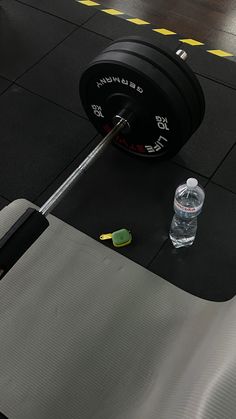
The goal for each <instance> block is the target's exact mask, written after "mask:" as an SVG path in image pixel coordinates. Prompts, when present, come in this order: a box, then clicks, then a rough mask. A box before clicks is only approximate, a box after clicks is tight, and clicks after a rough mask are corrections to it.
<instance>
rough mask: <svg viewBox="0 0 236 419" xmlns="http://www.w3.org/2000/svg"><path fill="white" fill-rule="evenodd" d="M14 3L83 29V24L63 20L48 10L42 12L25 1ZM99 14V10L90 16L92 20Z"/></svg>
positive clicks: (16, 0) (18, 0)
mask: <svg viewBox="0 0 236 419" xmlns="http://www.w3.org/2000/svg"><path fill="white" fill-rule="evenodd" d="M14 1H15V2H16V3H20V4H22V5H23V6H26V7H30V8H31V9H34V10H37V11H38V12H41V13H43V14H46V15H49V16H52V17H54V18H57V19H58V20H62V21H63V22H66V23H70V24H71V25H75V26H77V27H78V28H80V27H81V25H82V23H81V24H78V23H75V22H72V21H70V20H68V19H66V18H63V17H61V16H58V15H56V14H54V13H50V12H48V11H46V10H42V9H40V8H39V7H36V6H32V5H31V4H28V3H24V1H21V0H14ZM97 13H98V10H97V12H95V13H94V15H93V16H90V18H91V17H94V16H95V15H96V14H97ZM88 20H89V19H88ZM86 22H87V21H86ZM86 22H83V23H86Z"/></svg>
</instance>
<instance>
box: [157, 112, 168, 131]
mask: <svg viewBox="0 0 236 419" xmlns="http://www.w3.org/2000/svg"><path fill="white" fill-rule="evenodd" d="M155 118H156V122H157V125H158V128H160V129H165V130H166V131H169V128H168V126H167V125H168V119H167V117H164V116H159V115H156V116H155Z"/></svg>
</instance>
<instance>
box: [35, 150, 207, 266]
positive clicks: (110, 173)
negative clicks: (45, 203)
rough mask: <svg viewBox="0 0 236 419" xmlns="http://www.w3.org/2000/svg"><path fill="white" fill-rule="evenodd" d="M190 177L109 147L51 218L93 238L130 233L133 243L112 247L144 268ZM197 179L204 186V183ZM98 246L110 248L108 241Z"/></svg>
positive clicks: (163, 237)
mask: <svg viewBox="0 0 236 419" xmlns="http://www.w3.org/2000/svg"><path fill="white" fill-rule="evenodd" d="M75 163H76V162H74V163H73V167H71V171H72V170H74V168H75ZM77 163H78V162H77ZM191 175H192V173H191V172H190V171H188V170H186V169H183V168H180V167H178V166H176V165H174V164H172V163H170V162H162V163H160V162H159V163H158V162H153V161H150V159H137V158H135V157H133V156H130V155H128V154H127V153H124V152H122V151H120V150H119V149H116V148H115V147H113V146H110V147H109V148H108V149H107V150H106V151H105V152H104V154H103V155H102V156H101V157H100V158H99V159H98V160H97V161H96V162H95V163H94V164H93V165H92V166H91V167H90V168H89V170H88V171H87V173H86V174H84V175H83V176H82V177H81V179H80V180H79V182H78V183H77V184H76V185H75V186H74V188H73V189H72V190H71V191H70V192H69V194H68V195H67V197H65V198H64V200H63V201H62V202H61V203H60V204H59V206H58V207H57V208H56V209H55V211H54V214H55V215H56V216H57V217H59V218H60V219H63V220H64V221H66V222H67V223H69V224H71V225H73V226H74V227H76V228H78V229H79V230H81V231H83V232H85V233H86V234H88V235H89V236H91V237H93V238H95V239H97V240H99V236H100V234H101V233H106V232H112V231H115V230H117V229H120V228H123V227H125V228H128V229H130V230H131V232H132V234H133V243H132V244H131V245H129V246H127V247H124V248H121V249H118V250H117V249H116V248H114V249H115V250H117V251H118V252H119V253H121V254H123V255H125V256H127V257H128V258H130V259H132V260H134V261H135V262H137V263H139V264H141V265H143V266H146V265H147V264H148V263H149V262H150V260H151V259H152V258H153V257H154V255H155V254H156V253H157V251H158V249H159V248H160V247H161V245H162V244H163V242H164V241H165V240H166V238H167V233H168V226H169V222H170V217H171V214H172V205H173V194H174V191H175V188H176V186H177V185H178V184H179V183H181V182H182V181H184V180H186V178H188V177H189V176H191ZM61 180H64V174H63V179H61ZM200 181H201V182H202V183H203V184H204V183H205V179H202V178H200ZM56 187H58V184H56V185H55V189H56ZM51 189H52V185H51ZM51 189H50V191H47V196H44V199H45V198H48V197H49V195H50V194H51V193H52V190H51ZM40 200H41V202H40V203H41V204H42V197H41V198H40ZM103 243H104V244H105V245H107V246H110V247H112V245H111V243H110V242H106V243H105V242H103Z"/></svg>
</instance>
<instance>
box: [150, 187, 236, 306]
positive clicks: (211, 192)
mask: <svg viewBox="0 0 236 419" xmlns="http://www.w3.org/2000/svg"><path fill="white" fill-rule="evenodd" d="M235 214H236V196H235V195H234V194H232V193H231V192H228V191H226V190H224V189H223V188H221V187H219V186H216V185H213V184H209V185H208V186H207V188H206V202H205V205H204V207H203V212H202V214H201V215H200V216H199V222H198V224H199V225H198V231H197V237H196V240H195V243H194V244H193V245H192V247H190V248H180V249H174V247H173V246H172V244H171V242H170V240H168V242H167V243H166V244H165V246H164V247H163V249H162V250H161V252H160V253H159V255H158V256H157V257H156V259H155V260H154V261H153V263H152V264H151V266H149V269H150V270H152V271H153V272H155V273H157V274H158V275H161V276H162V277H163V278H165V279H166V280H167V281H169V282H171V283H173V284H175V285H176V286H177V287H179V288H182V289H184V290H186V291H188V292H190V293H191V294H194V295H197V296H199V297H201V298H204V299H210V300H215V301H224V300H228V299H230V298H232V297H233V296H234V295H235V293H236V282H235V272H236V259H235V232H236V217H235Z"/></svg>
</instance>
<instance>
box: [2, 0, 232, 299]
mask: <svg viewBox="0 0 236 419" xmlns="http://www.w3.org/2000/svg"><path fill="white" fill-rule="evenodd" d="M0 19H1V37H0V53H1V60H0V76H1V77H0V127H1V136H0V156H1V164H0V206H1V207H3V206H4V205H6V204H7V203H8V202H10V201H12V200H15V199H17V198H26V199H28V200H30V201H32V202H33V203H36V204H38V205H41V204H42V203H43V202H44V201H45V200H46V199H47V198H48V197H49V196H50V194H51V193H52V192H53V191H54V190H55V189H56V187H58V186H59V184H60V183H61V182H62V181H63V180H65V178H66V177H67V176H68V174H70V172H71V171H72V170H74V169H75V168H76V166H77V165H78V164H79V163H80V162H81V161H82V160H83V159H84V157H85V156H86V155H87V154H88V153H89V151H91V149H92V148H93V147H94V145H95V144H97V143H98V141H99V140H100V137H99V135H97V133H96V131H95V129H94V128H93V127H92V125H91V124H90V122H89V121H88V120H87V119H86V116H85V114H84V111H83V109H82V106H81V103H80V99H79V93H78V81H79V78H80V75H81V74H82V71H83V69H84V68H85V66H86V65H87V64H88V62H89V61H90V60H91V59H92V58H93V57H95V56H96V55H97V54H98V53H99V52H100V50H102V49H103V48H104V47H105V46H106V45H108V44H109V42H110V41H111V39H116V38H118V37H121V36H124V35H141V36H144V37H145V38H146V39H149V40H151V41H152V42H153V43H155V42H161V43H162V44H163V46H164V47H165V46H168V48H171V49H172V50H173V51H175V50H176V48H177V47H178V46H179V41H178V39H177V38H175V37H171V38H170V37H165V36H163V35H161V34H158V33H154V32H152V31H151V30H150V28H147V27H140V26H137V25H134V24H132V23H130V22H127V21H125V20H123V19H120V18H117V17H114V16H109V15H107V14H105V13H102V12H100V11H98V10H97V9H95V8H91V7H86V6H83V5H81V4H79V3H77V2H75V1H74V0H67V1H65V0H58V1H57V2H54V1H53V0H42V1H40V2H38V1H37V0H25V1H24V2H23V1H22V2H19V1H16V0H2V1H1V3H0ZM184 49H185V50H187V52H188V54H189V58H188V64H189V65H190V66H191V67H192V69H193V70H194V72H195V73H196V74H197V76H198V78H199V80H200V83H201V85H202V87H203V89H204V93H205V97H206V115H205V118H204V121H203V123H202V125H201V127H200V128H199V129H198V131H197V132H196V133H195V134H194V135H193V136H192V137H191V139H190V140H189V141H188V143H187V144H186V145H185V146H184V147H183V148H182V150H181V151H180V152H179V154H178V155H177V156H175V157H174V158H173V159H172V160H171V161H165V162H161V163H160V162H156V161H150V160H146V159H143V160H142V159H137V158H135V157H134V156H131V155H129V154H126V153H124V152H122V151H120V150H119V149H117V148H115V147H112V146H111V147H110V148H109V149H107V150H106V152H105V153H104V154H103V156H102V157H100V159H99V160H97V161H96V162H95V163H94V165H93V166H92V167H91V168H90V169H89V171H88V172H87V173H86V174H85V175H84V176H83V177H82V178H81V180H80V181H79V182H78V183H77V185H76V186H75V187H74V188H73V189H72V190H71V192H70V193H69V194H68V196H67V197H66V198H65V199H64V200H63V201H62V202H61V204H60V205H59V206H58V207H57V208H56V209H55V211H54V214H55V215H56V216H57V217H59V218H60V219H62V220H64V221H66V222H67V223H69V224H70V225H73V226H74V227H76V228H77V229H79V230H81V231H83V232H85V233H86V234H88V235H89V236H91V237H93V238H94V239H96V240H99V235H100V234H101V233H104V232H112V231H114V230H117V229H119V228H122V227H127V228H129V229H130V230H131V231H132V233H133V242H132V244H131V245H130V246H127V247H124V248H122V249H120V250H116V251H118V252H120V253H122V254H123V255H125V256H127V257H128V258H130V259H132V260H133V261H135V262H137V263H138V264H140V265H142V266H144V267H146V268H147V269H148V270H150V271H153V272H155V273H157V274H159V275H160V276H162V277H163V278H165V279H166V280H168V281H170V282H171V283H173V284H175V285H176V286H177V287H180V288H182V289H184V290H187V291H189V292H190V293H192V294H194V295H197V296H200V297H202V298H204V299H210V300H215V301H224V300H227V299H230V298H232V297H233V296H234V295H235V291H236V282H235V272H236V258H235V232H236V217H235V214H236V177H235V160H236V147H235V110H236V77H235V71H236V67H235V63H234V62H233V61H230V60H226V59H223V58H219V57H216V56H213V55H211V54H207V53H206V52H205V51H203V50H201V49H197V48H192V47H191V46H188V45H185V46H184ZM190 176H194V177H197V178H198V180H199V182H200V183H201V184H202V185H203V186H204V187H205V191H206V201H205V205H204V209H203V212H202V214H201V216H200V217H199V225H198V232H197V238H196V241H195V243H194V245H193V246H192V247H191V248H189V249H178V250H176V249H174V248H173V247H172V245H171V243H170V241H169V239H168V230H169V226H170V222H171V218H172V215H173V196H174V191H175V189H176V187H177V186H178V184H180V183H181V182H183V181H185V180H186V179H187V178H188V177H190ZM103 245H106V246H111V244H110V243H109V242H107V243H105V244H103Z"/></svg>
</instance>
